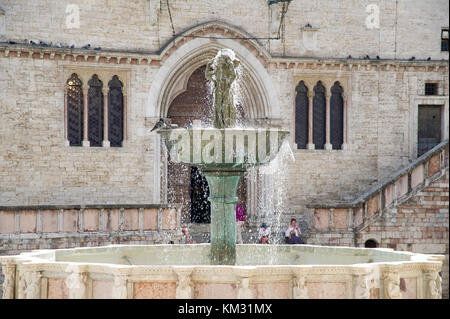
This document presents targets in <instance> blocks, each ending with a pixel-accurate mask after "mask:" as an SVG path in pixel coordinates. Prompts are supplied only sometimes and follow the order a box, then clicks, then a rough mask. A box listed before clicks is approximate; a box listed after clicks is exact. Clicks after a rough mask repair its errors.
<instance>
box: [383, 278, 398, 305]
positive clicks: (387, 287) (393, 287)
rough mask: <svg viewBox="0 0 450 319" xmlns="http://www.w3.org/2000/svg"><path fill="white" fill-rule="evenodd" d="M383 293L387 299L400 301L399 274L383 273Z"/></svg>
mask: <svg viewBox="0 0 450 319" xmlns="http://www.w3.org/2000/svg"><path fill="white" fill-rule="evenodd" d="M382 278H383V292H384V298H385V299H400V298H402V293H401V291H400V275H399V274H398V272H385V273H383V277H382Z"/></svg>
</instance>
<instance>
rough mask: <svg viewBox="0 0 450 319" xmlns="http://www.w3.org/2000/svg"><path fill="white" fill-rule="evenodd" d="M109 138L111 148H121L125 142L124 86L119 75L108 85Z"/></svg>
mask: <svg viewBox="0 0 450 319" xmlns="http://www.w3.org/2000/svg"><path fill="white" fill-rule="evenodd" d="M108 86H109V94H108V137H109V142H110V146H111V147H121V146H122V141H123V120H124V114H123V113H124V109H123V93H122V88H123V84H122V82H120V80H119V78H118V77H117V75H114V76H113V78H112V80H111V81H109V83H108Z"/></svg>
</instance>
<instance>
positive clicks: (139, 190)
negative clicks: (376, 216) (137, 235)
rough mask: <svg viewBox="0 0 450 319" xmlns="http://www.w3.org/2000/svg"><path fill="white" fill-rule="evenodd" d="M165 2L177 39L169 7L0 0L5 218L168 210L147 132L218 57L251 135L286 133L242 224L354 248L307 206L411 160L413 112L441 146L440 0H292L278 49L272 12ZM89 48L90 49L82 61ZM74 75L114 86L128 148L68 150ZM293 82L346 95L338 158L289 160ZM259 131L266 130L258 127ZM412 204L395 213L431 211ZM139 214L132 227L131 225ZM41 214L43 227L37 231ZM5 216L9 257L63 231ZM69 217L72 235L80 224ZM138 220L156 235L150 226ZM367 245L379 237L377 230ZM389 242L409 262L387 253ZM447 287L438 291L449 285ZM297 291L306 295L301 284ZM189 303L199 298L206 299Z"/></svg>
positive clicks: (338, 217)
mask: <svg viewBox="0 0 450 319" xmlns="http://www.w3.org/2000/svg"><path fill="white" fill-rule="evenodd" d="M169 4H170V9H171V14H172V17H173V21H174V28H175V36H174V35H173V30H172V26H171V23H170V19H169V14H168V8H167V4H166V2H165V1H159V0H133V1H125V0H116V1H114V2H110V1H106V0H102V1H99V2H98V3H96V4H95V5H94V4H90V3H87V2H86V1H78V0H70V1H69V0H63V1H31V2H30V1H25V0H19V1H13V0H0V109H1V110H2V111H1V113H0V149H1V150H2V151H1V152H0V206H5V207H9V208H11V207H18V206H30V205H33V206H35V205H50V206H51V205H125V204H130V203H132V204H137V205H148V204H149V203H151V204H155V205H160V204H164V203H166V202H167V197H168V196H167V184H168V183H167V162H166V160H165V154H164V152H163V147H162V146H161V142H160V140H159V138H158V137H157V135H156V134H149V133H148V131H149V129H151V128H152V127H153V125H154V124H155V122H156V121H158V119H159V118H160V117H166V116H167V115H168V111H169V107H170V105H171V103H172V102H173V101H174V100H175V99H176V98H177V97H178V96H180V95H181V94H182V93H183V92H185V91H186V85H187V81H188V79H189V77H190V75H192V73H193V72H194V71H195V70H197V69H198V68H199V67H201V66H203V65H205V64H206V61H207V60H208V59H210V58H211V57H213V56H214V55H215V53H216V52H217V50H218V49H220V48H225V47H227V48H231V49H233V50H234V51H235V52H236V54H237V56H238V58H239V59H240V60H241V63H242V65H243V71H244V72H243V77H244V79H245V81H242V88H243V92H244V93H245V94H244V95H245V97H246V99H245V101H246V105H245V112H246V116H247V118H248V121H249V123H251V124H254V125H262V126H266V125H271V126H273V127H279V128H284V129H289V130H290V131H291V132H292V134H291V140H290V144H291V148H292V150H293V158H294V159H295V161H294V162H290V161H286V162H285V163H283V165H282V167H278V169H277V170H275V171H274V172H272V173H269V174H261V172H250V173H249V175H248V178H247V203H246V207H247V210H248V214H249V217H250V221H251V223H252V225H253V226H255V225H258V223H260V222H261V221H262V220H270V221H273V219H274V218H275V219H276V218H278V220H277V223H278V224H279V226H281V227H284V225H286V224H287V223H288V221H289V219H290V218H291V217H292V216H296V217H297V218H298V219H299V221H300V222H301V226H302V229H305V230H306V231H308V229H313V230H314V228H315V223H316V222H317V226H318V227H319V228H322V229H323V230H325V229H330V225H332V226H333V227H336V228H337V229H338V231H334V232H332V231H330V232H328V233H327V234H324V237H322V238H327V240H326V241H329V242H333V243H334V242H336V243H340V244H342V245H355V241H354V240H355V239H354V238H355V237H354V236H353V233H352V231H351V227H349V224H348V222H349V219H347V216H346V211H345V210H342V209H341V208H339V209H341V210H333V212H332V213H331V211H330V210H328V211H327V210H326V209H325V210H323V211H316V210H315V208H314V207H312V206H311V204H312V203H318V204H324V203H326V204H329V205H331V207H333V205H335V206H336V204H339V203H342V202H351V201H353V200H355V199H357V198H358V197H359V196H360V195H361V194H363V193H365V192H367V191H368V190H370V189H371V187H372V186H374V185H376V184H377V183H380V182H382V181H384V180H385V179H386V178H389V177H390V176H392V175H393V174H395V173H396V172H397V171H398V170H399V169H401V168H403V167H405V166H407V165H408V164H409V163H410V162H412V161H414V160H415V159H416V157H417V128H418V120H417V118H418V116H417V113H418V106H419V105H439V106H441V108H442V118H443V121H442V125H441V132H442V136H441V140H445V139H448V128H449V123H448V118H449V102H448V100H449V99H448V95H449V93H448V92H449V76H448V52H441V50H440V40H441V39H440V35H441V28H444V27H447V28H448V18H449V16H448V9H449V4H448V1H446V0H438V1H420V0H414V1H413V2H411V1H397V2H394V1H390V0H379V1H353V0H339V1H329V2H323V1H322V2H321V1H308V0H295V1H292V2H291V3H290V5H289V10H288V12H287V14H286V17H285V20H284V24H283V25H282V27H281V29H280V30H281V33H280V36H281V38H280V39H273V38H276V37H277V30H278V26H279V23H280V17H279V10H280V5H273V6H270V7H269V6H268V5H267V1H266V0H255V1H250V2H246V3H245V5H244V4H243V3H242V1H238V0H227V1H221V2H217V1H216V2H211V1H206V0H192V1H184V0H172V1H170V2H169ZM373 5H375V7H374V6H373ZM77 12H78V13H79V19H77V15H76V13H77ZM378 13H379V15H377V14H378ZM130 17H132V18H131V19H130ZM377 17H379V19H377ZM77 21H79V25H78V26H76V22H77ZM249 21H251V23H249ZM377 22H378V23H379V24H377ZM307 24H310V25H311V26H312V27H311V28H308V27H306V25H307ZM411 34H414V37H411ZM269 38H272V39H269ZM25 39H26V41H25ZM30 41H34V42H36V43H39V42H40V41H43V42H45V43H46V45H30ZM88 43H89V44H90V45H91V48H90V49H83V48H82V47H83V46H85V45H86V44H88ZM71 45H74V48H70V46H71ZM94 48H98V49H97V50H94ZM366 55H368V56H369V59H364V57H365V56H366ZM376 56H379V57H380V59H377V58H376ZM412 57H415V58H414V59H412ZM428 57H430V59H429V60H428V59H427V58H428ZM73 72H75V73H77V74H79V75H80V76H81V77H82V78H83V82H86V80H87V79H89V78H90V77H91V76H92V75H93V74H98V75H99V76H100V77H102V76H103V77H104V78H103V81H104V82H105V81H107V80H108V79H109V78H110V77H111V76H112V75H119V76H120V79H121V81H123V83H124V87H125V89H124V95H125V96H126V100H127V108H126V114H125V118H126V120H125V135H126V139H125V141H124V145H123V147H121V148H112V147H111V148H108V147H96V148H90V147H68V146H66V145H67V143H66V137H65V132H66V127H65V121H66V119H65V112H64V100H65V97H64V90H65V83H66V81H67V79H68V77H69V76H70V74H71V73H73ZM302 80H304V81H305V82H306V81H310V82H311V84H313V83H315V82H316V81H319V80H320V81H322V82H323V83H325V84H326V88H327V89H328V90H329V86H330V84H332V83H334V81H339V82H340V83H341V84H342V86H343V87H344V96H345V99H346V103H347V109H346V112H345V114H344V116H345V127H344V130H345V132H344V134H345V137H346V138H345V147H343V149H342V150H313V149H297V148H296V145H295V143H294V142H295V141H294V136H293V135H294V134H293V132H294V128H295V123H294V120H293V119H294V105H295V87H296V86H297V84H298V83H299V81H302ZM429 82H433V83H437V84H438V95H435V96H425V95H424V94H425V93H424V87H425V83H429ZM265 117H267V118H268V120H262V119H264V118H265ZM415 174H416V175H417V174H418V175H420V174H421V173H420V172H419V171H416V172H415ZM416 175H414V176H415V177H411V178H412V179H414V178H416V177H417V176H416ZM402 183H403V184H402ZM406 184H407V183H406ZM406 184H405V181H404V180H403V181H399V187H396V188H395V190H396V191H398V192H402V187H401V185H406ZM275 190H280V192H282V193H283V194H282V195H283V200H280V199H277V198H275V196H274V193H275ZM430 192H432V193H433V194H434V191H430ZM437 192H438V193H439V192H441V191H437ZM446 192H447V197H448V189H447V191H446ZM443 193H445V191H443ZM391 195H392V190H391V192H389V191H387V198H389V196H391ZM423 196H426V197H432V198H434V197H436V198H437V197H444V198H445V194H444V195H423ZM436 201H437V202H441V201H439V200H436ZM444 202H445V201H444ZM277 203H278V204H277ZM447 204H448V200H447ZM277 205H278V206H277ZM376 205H377V202H376V200H372V201H371V202H370V203H368V206H367V207H370V209H369V211H370V212H372V211H375V210H376V208H375V207H376ZM421 205H422V204H421ZM437 205H441V204H437ZM419 206H420V205H419ZM419 206H413V207H412V208H405V209H406V211H408V210H409V211H411V210H412V211H416V210H417V209H419V210H420V209H427V208H423V207H422V208H418V207H419ZM430 209H431V208H430ZM439 209H441V208H439ZM442 209H445V208H442ZM0 210H1V209H0ZM273 211H276V212H281V213H282V214H281V217H280V216H278V217H276V216H273ZM406 211H405V213H404V214H405V216H406V215H407V213H406ZM409 211H408V212H409ZM315 213H317V214H316V215H315V217H314V214H315ZM401 213H402V212H400V214H401ZM139 214H140V213H139ZM419 214H423V212H420V213H419ZM440 214H444V215H445V214H446V213H445V212H440ZM75 215H76V214H75ZM136 215H137V213H132V214H131V215H130V216H132V217H131V219H130V223H131V224H133V223H135V222H136ZM37 216H41V217H39V218H42V220H41V221H40V222H41V223H42V224H38V223H37V222H36V223H34V220H35V219H36V220H37V218H38V217H37ZM83 216H84V220H85V221H86V229H83V230H82V231H83V232H86V234H94V233H96V232H95V230H96V229H97V228H98V227H100V224H97V221H96V220H97V219H96V218H97V217H96V213H95V212H88V211H86V212H85V213H84V215H83ZM311 216H313V217H311ZM0 218H2V223H0V235H3V234H9V233H8V231H9V230H10V229H11V227H21V228H19V229H18V230H17V229H16V228H14V234H15V235H18V236H19V237H20V238H19V239H20V240H19V244H17V245H23V246H20V248H19V247H10V248H8V251H16V250H17V251H18V250H22V249H25V250H26V249H33V248H34V247H37V246H36V244H35V243H34V240H35V238H34V237H33V236H34V235H35V234H36V233H38V232H39V231H41V232H49V233H53V232H55V227H56V226H55V220H56V219H57V220H58V222H59V219H58V218H59V217H55V216H54V214H53V215H52V214H46V213H44V214H43V213H42V212H41V211H40V210H39V211H34V212H33V210H32V209H31V211H29V212H23V214H22V213H21V214H20V217H19V215H18V216H17V217H16V216H14V219H13V218H12V217H11V214H9V213H3V212H2V213H0ZM16 218H18V219H19V220H17V219H16ZM65 218H67V219H65V220H66V221H67V223H65V224H67V225H70V221H71V220H72V221H73V218H75V217H73V216H70V214H69V215H68V216H67V217H65ZM315 218H316V219H315ZM331 218H332V219H331ZM393 218H394V219H396V218H397V219H396V220H398V217H393ZM414 218H415V217H414ZM418 218H421V219H422V220H421V221H420V222H421V223H425V224H427V225H428V223H432V224H433V226H426V225H425V224H424V225H422V224H421V226H419V225H418V226H417V227H422V226H423V227H425V229H427V228H426V227H440V226H435V220H433V221H431V219H432V218H434V217H432V216H431V215H430V216H429V215H427V213H426V212H425V217H418ZM428 218H430V219H428ZM443 218H444V217H443ZM138 220H140V219H139V217H138ZM447 221H448V211H447ZM143 222H144V223H149V224H152V223H153V221H152V220H147V219H145V218H144V220H143ZM330 222H332V224H330ZM439 222H440V221H439ZM99 223H100V221H99ZM393 223H395V222H393ZM18 225H21V226H18ZM125 225H127V224H125ZM447 225H448V222H447ZM346 226H348V229H346ZM39 227H41V228H39ZM64 227H65V226H64ZM111 227H115V226H114V225H112V226H111ZM371 227H375V225H374V226H371ZM380 227H385V226H380ZM386 227H387V226H386ZM389 227H390V226H389ZM447 227H448V226H447ZM58 229H59V228H58ZM374 229H375V228H374ZM447 229H448V228H447ZM58 231H63V232H65V231H66V230H63V229H61V230H58ZM67 231H69V230H67ZM366 231H368V230H366ZM377 231H379V236H381V237H383V236H384V235H382V234H384V233H385V231H383V230H377ZM425 232H426V230H425ZM19 234H20V235H19ZM15 235H14V236H15ZM325 235H326V236H325ZM89 236H92V235H89ZM381 237H380V238H381ZM89 238H91V239H92V238H93V237H89ZM341 238H342V239H341ZM383 238H387V237H383ZM67 240H68V241H71V240H72V239H67ZM418 240H419V239H418ZM430 240H431V241H433V240H442V238H441V239H438V238H434V239H433V238H431V239H430ZM94 241H95V242H97V244H99V243H102V240H100V239H98V238H95V239H92V242H94ZM382 242H383V244H382V245H388V242H387V241H382ZM80 243H81V242H79V241H75V242H74V243H73V245H78V244H80ZM50 244H51V240H50V241H49V243H48V245H50ZM358 244H361V243H358ZM389 244H392V245H393V244H397V249H399V248H401V249H409V248H408V247H406V248H405V247H403V246H398V245H401V244H405V243H404V242H398V243H396V242H395V240H394V239H393V241H392V242H390V243H389ZM416 244H418V243H416ZM430 244H438V243H434V242H433V243H430ZM12 245H16V244H12ZM27 245H28V246H27ZM46 245H47V244H46ZM44 246H45V245H44ZM417 247H418V246H417ZM427 247H428V246H427ZM427 247H425V246H423V247H422V248H423V249H424V250H426V249H428V248H429V247H428V248H427ZM446 247H447V248H446V254H447V256H448V246H446ZM41 248H42V247H41ZM410 248H411V247H410ZM433 249H434V248H433ZM424 252H426V251H424ZM431 252H432V251H431ZM447 260H448V257H447ZM447 269H448V266H447ZM443 277H444V282H445V281H446V280H447V282H448V279H447V278H448V275H447V277H446V276H445V275H444V276H443ZM54 284H55V285H56V284H57V282H55V283H54ZM444 286H445V283H444ZM298 287H299V288H298V289H299V292H298V294H299V295H302V289H304V288H303V286H302V284H301V280H299V286H298ZM318 289H319V288H317V287H312V286H311V287H310V290H311V291H317V290H318ZM336 289H338V288H336ZM198 291H200V292H198ZM198 291H197V290H196V291H195V292H194V293H197V294H201V291H203V290H201V289H200V290H198ZM447 291H448V288H447ZM444 294H445V293H444Z"/></svg>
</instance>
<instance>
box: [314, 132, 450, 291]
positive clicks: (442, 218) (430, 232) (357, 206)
mask: <svg viewBox="0 0 450 319" xmlns="http://www.w3.org/2000/svg"><path fill="white" fill-rule="evenodd" d="M448 176H449V142H448V140H445V141H443V142H442V143H440V144H438V145H436V146H435V147H434V148H433V149H431V150H430V151H428V152H427V153H425V154H423V155H422V156H420V157H419V158H417V159H416V160H415V161H414V162H412V163H411V164H409V165H408V166H406V167H404V168H403V169H401V170H399V171H398V172H397V173H395V174H394V175H392V176H391V177H390V178H389V179H386V180H385V181H383V182H381V183H379V184H378V185H375V186H374V187H372V188H371V189H370V190H369V191H367V192H366V193H364V194H362V195H361V196H359V197H358V198H357V199H355V200H354V201H352V202H349V203H340V204H336V203H335V204H317V205H313V206H310V208H311V209H312V211H313V215H312V220H311V222H310V232H309V236H308V244H319V245H339V246H355V247H364V245H365V243H366V241H367V240H371V241H372V243H373V242H375V243H376V244H377V247H386V248H392V249H397V250H409V251H413V252H418V253H428V254H440V255H445V260H444V265H443V268H442V279H443V284H442V286H443V296H444V297H446V298H448V281H449V278H448V258H449V257H448V256H449V245H448V234H449V219H448V206H449V205H448V204H449V186H448V178H449V177H448Z"/></svg>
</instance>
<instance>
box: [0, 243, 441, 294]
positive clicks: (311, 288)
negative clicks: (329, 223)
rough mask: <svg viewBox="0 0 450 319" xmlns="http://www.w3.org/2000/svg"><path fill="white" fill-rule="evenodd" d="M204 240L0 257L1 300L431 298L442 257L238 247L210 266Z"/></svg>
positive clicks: (314, 248)
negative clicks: (232, 259) (231, 259)
mask: <svg viewBox="0 0 450 319" xmlns="http://www.w3.org/2000/svg"><path fill="white" fill-rule="evenodd" d="M210 254H211V250H210V245H209V244H199V245H148V246H133V245H110V246H105V247H97V248H74V249H59V250H36V251H32V252H28V253H22V254H21V255H18V256H4V257H0V262H1V263H2V264H3V273H4V275H5V282H4V298H19V299H22V298H43V299H46V298H82V299H84V298H87V299H90V298H123V299H126V298H130V299H131V298H180V299H186V298H200V299H203V298H231V299H234V298H255V299H257V298H313V299H316V298H366V299H368V298H372V299H377V298H437V297H440V295H441V292H440V290H439V289H440V277H439V274H438V272H439V271H440V270H441V267H442V260H443V258H444V256H440V255H424V254H416V253H410V252H398V251H393V250H392V249H384V248H376V249H368V248H350V247H330V246H313V245H237V246H236V263H235V265H232V266H231V265H211V261H210Z"/></svg>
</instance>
